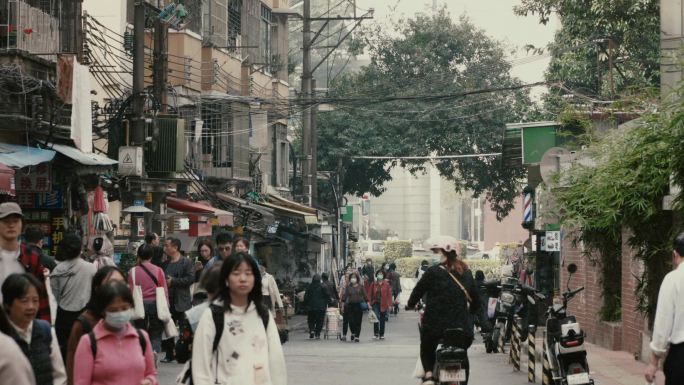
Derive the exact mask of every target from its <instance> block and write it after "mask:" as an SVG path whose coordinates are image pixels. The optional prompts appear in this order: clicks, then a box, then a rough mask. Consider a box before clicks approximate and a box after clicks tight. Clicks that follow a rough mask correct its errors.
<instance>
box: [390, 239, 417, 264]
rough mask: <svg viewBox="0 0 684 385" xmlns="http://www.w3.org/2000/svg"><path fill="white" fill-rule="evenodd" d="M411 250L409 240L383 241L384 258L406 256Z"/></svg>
mask: <svg viewBox="0 0 684 385" xmlns="http://www.w3.org/2000/svg"><path fill="white" fill-rule="evenodd" d="M412 252H413V244H411V242H409V241H387V242H385V250H384V254H385V259H386V260H388V261H395V260H397V259H400V258H408V257H410V256H411V253H412Z"/></svg>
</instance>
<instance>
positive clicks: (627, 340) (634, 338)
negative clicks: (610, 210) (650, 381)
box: [622, 230, 646, 353]
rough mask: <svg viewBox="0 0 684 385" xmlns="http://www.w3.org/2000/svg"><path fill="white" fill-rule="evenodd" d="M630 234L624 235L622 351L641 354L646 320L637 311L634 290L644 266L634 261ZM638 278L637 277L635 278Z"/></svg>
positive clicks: (624, 233)
mask: <svg viewBox="0 0 684 385" xmlns="http://www.w3.org/2000/svg"><path fill="white" fill-rule="evenodd" d="M629 237H630V233H629V232H628V231H627V230H625V231H623V233H622V350H624V351H627V352H630V353H641V341H642V336H641V334H642V332H643V331H644V330H645V326H646V323H645V319H644V317H643V316H642V315H641V314H640V313H639V312H638V311H637V306H636V305H637V300H636V295H635V292H634V290H635V289H636V286H637V279H636V277H639V276H641V273H642V272H643V269H644V266H643V264H642V263H641V262H640V261H636V260H634V252H633V251H632V249H631V248H630V247H629V245H627V240H628V239H629ZM635 276H636V277H635Z"/></svg>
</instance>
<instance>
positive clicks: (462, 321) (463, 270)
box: [406, 242, 480, 385]
mask: <svg viewBox="0 0 684 385" xmlns="http://www.w3.org/2000/svg"><path fill="white" fill-rule="evenodd" d="M431 249H432V251H433V252H434V253H435V254H438V255H439V258H440V260H439V264H438V265H436V266H432V267H430V268H428V269H427V271H425V273H424V274H423V276H422V277H421V279H420V281H418V283H417V284H416V287H415V288H414V289H413V292H412V293H411V297H410V298H409V300H408V304H407V305H406V307H407V309H411V308H415V307H416V305H417V304H418V301H419V300H420V299H421V298H423V295H425V296H426V298H425V304H426V308H425V315H424V319H423V326H422V333H421V339H420V360H421V363H422V365H423V370H424V372H425V375H424V376H423V385H433V384H435V379H434V378H433V376H432V370H433V368H434V366H435V350H436V349H437V345H438V344H439V341H440V340H441V339H442V337H443V335H444V332H445V331H446V330H447V329H451V328H460V329H463V331H464V332H465V334H466V336H467V337H469V341H470V343H468V344H467V346H461V347H462V348H463V349H468V348H469V347H470V344H472V340H473V314H477V311H478V309H479V307H480V299H479V291H478V289H477V285H476V284H475V280H474V279H473V274H472V273H471V271H470V269H469V268H468V265H467V264H466V263H465V262H463V261H461V260H459V259H458V255H457V254H456V247H455V245H453V244H451V243H448V242H440V243H436V244H433V245H432V247H431ZM466 351H467V350H466ZM465 370H466V384H467V379H468V378H469V376H470V366H469V363H468V360H467V358H466V361H465Z"/></svg>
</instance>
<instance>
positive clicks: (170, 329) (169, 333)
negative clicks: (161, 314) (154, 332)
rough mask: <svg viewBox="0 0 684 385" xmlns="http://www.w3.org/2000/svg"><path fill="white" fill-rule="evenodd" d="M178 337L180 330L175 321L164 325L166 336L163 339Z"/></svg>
mask: <svg viewBox="0 0 684 385" xmlns="http://www.w3.org/2000/svg"><path fill="white" fill-rule="evenodd" d="M176 337H178V328H177V327H176V323H175V322H173V320H171V321H169V322H167V323H165V324H164V335H163V336H162V338H163V339H169V338H176Z"/></svg>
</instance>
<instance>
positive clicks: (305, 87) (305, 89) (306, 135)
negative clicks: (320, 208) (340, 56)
mask: <svg viewBox="0 0 684 385" xmlns="http://www.w3.org/2000/svg"><path fill="white" fill-rule="evenodd" d="M303 33H304V36H303V41H302V47H303V55H302V57H303V62H302V93H301V96H302V98H304V100H307V101H308V102H311V99H312V98H311V79H312V78H313V73H312V71H311V0H304V20H303ZM311 108H312V105H309V103H306V104H304V110H303V111H302V149H303V152H304V157H303V158H302V194H303V195H304V203H306V204H307V205H309V206H313V204H314V199H313V197H314V193H313V190H314V186H313V182H312V180H311V179H312V175H311V163H312V162H313V154H312V153H311V152H312V151H311V150H312V148H311V147H312V146H311V144H312V142H313V141H312V139H313V133H312V130H311Z"/></svg>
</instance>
